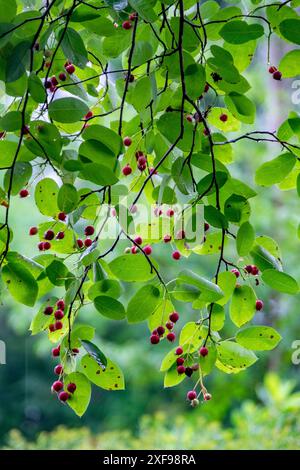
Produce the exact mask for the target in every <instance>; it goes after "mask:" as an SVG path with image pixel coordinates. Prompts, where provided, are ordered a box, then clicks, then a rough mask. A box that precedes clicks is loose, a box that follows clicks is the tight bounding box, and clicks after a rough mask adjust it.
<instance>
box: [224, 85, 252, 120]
mask: <svg viewBox="0 0 300 470" xmlns="http://www.w3.org/2000/svg"><path fill="white" fill-rule="evenodd" d="M225 103H226V105H227V107H228V109H229V111H231V113H232V114H233V116H234V117H235V118H236V119H238V120H240V121H242V122H245V123H246V124H253V122H254V120H255V114H256V108H255V105H254V103H253V102H252V101H250V100H249V98H247V97H246V96H245V95H241V94H240V93H236V92H234V91H233V92H231V93H229V94H228V95H226V96H225Z"/></svg>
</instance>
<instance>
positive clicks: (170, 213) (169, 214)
mask: <svg viewBox="0 0 300 470" xmlns="http://www.w3.org/2000/svg"><path fill="white" fill-rule="evenodd" d="M174 214H175V212H174V210H173V209H168V210H167V216H168V217H173V216H174Z"/></svg>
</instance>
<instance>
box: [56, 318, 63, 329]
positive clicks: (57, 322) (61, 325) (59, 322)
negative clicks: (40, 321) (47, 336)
mask: <svg viewBox="0 0 300 470" xmlns="http://www.w3.org/2000/svg"><path fill="white" fill-rule="evenodd" d="M54 326H55V329H56V330H61V329H62V327H63V324H62V322H61V321H59V320H58V321H56V322H55V323H54Z"/></svg>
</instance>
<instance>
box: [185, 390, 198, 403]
mask: <svg viewBox="0 0 300 470" xmlns="http://www.w3.org/2000/svg"><path fill="white" fill-rule="evenodd" d="M186 397H187V399H188V400H190V401H192V400H195V399H196V398H197V393H196V392H195V390H190V391H189V392H187V395H186Z"/></svg>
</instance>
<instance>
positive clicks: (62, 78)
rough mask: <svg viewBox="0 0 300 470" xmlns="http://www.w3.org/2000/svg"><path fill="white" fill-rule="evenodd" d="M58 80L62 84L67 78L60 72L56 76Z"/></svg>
mask: <svg viewBox="0 0 300 470" xmlns="http://www.w3.org/2000/svg"><path fill="white" fill-rule="evenodd" d="M58 78H59V79H60V80H61V81H62V82H65V81H66V80H67V76H66V74H65V73H63V72H61V73H60V74H59V75H58Z"/></svg>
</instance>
